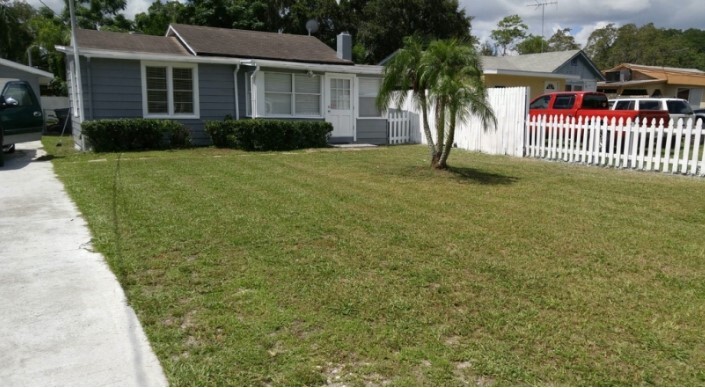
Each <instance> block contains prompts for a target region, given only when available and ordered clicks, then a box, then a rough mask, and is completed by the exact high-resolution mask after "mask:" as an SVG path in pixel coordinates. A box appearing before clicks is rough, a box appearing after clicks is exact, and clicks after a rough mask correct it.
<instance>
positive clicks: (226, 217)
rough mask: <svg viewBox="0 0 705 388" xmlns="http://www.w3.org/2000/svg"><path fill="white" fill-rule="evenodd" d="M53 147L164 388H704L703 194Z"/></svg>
mask: <svg viewBox="0 0 705 388" xmlns="http://www.w3.org/2000/svg"><path fill="white" fill-rule="evenodd" d="M45 139H46V138H45ZM51 143H52V139H51V138H48V140H46V141H45V144H47V149H48V150H49V152H50V154H52V155H55V157H54V158H53V163H54V166H55V169H56V171H57V173H58V175H59V176H60V178H61V179H62V180H63V182H64V183H65V184H66V187H67V190H68V191H69V193H70V195H71V196H72V197H73V198H74V200H75V201H76V202H77V203H78V205H79V207H80V209H81V210H82V212H83V213H84V215H85V217H86V218H87V220H88V222H89V225H90V227H91V229H92V232H93V235H94V241H93V243H94V246H95V248H97V249H98V250H99V251H101V252H102V253H104V254H105V255H106V257H107V260H108V261H109V263H110V265H111V267H112V268H113V270H114V272H115V273H116V274H117V275H118V277H119V279H120V282H121V283H122V285H123V287H124V288H125V291H126V293H127V295H128V298H129V302H130V304H131V305H132V306H133V307H134V308H135V310H136V311H137V313H138V315H139V317H140V320H141V321H142V323H143V325H144V327H145V330H146V332H147V334H148V336H149V338H150V340H151V342H152V346H153V347H154V350H155V351H156V353H157V355H158V357H159V358H160V360H161V362H162V365H163V366H164V369H165V372H166V374H167V376H168V378H169V381H170V383H171V384H172V385H186V386H191V385H198V386H200V385H445V386H453V385H625V386H631V385H684V386H691V385H696V386H697V385H705V372H704V371H703V367H702V366H703V365H705V341H703V322H705V243H704V242H703V236H705V201H703V198H705V180H702V179H695V178H687V177H681V176H670V175H664V174H654V173H639V172H632V171H622V170H614V169H601V168H595V167H582V166H578V165H567V164H562V163H550V162H543V161H536V160H529V159H524V160H522V159H515V158H506V157H490V156H486V155H481V154H475V153H467V152H462V151H457V150H456V151H455V152H454V153H453V155H451V159H450V162H451V164H452V165H453V166H454V168H453V169H452V170H451V171H447V172H438V171H432V170H430V169H429V168H428V167H427V165H428V155H427V152H426V149H425V148H424V147H421V146H400V147H390V148H377V149H370V150H358V151H342V150H319V151H301V152H290V153H243V152H238V151H230V150H219V149H213V148H203V149H193V150H185V151H165V152H145V153H125V154H90V153H88V154H75V153H73V152H72V150H71V148H70V147H67V144H66V143H64V146H63V147H61V148H60V149H56V148H54V149H52V147H51V145H52V144H51Z"/></svg>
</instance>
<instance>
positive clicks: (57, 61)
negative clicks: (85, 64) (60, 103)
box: [29, 7, 71, 95]
mask: <svg viewBox="0 0 705 388" xmlns="http://www.w3.org/2000/svg"><path fill="white" fill-rule="evenodd" d="M29 25H30V29H31V30H32V31H33V33H34V41H33V42H32V48H34V49H35V50H36V51H33V55H34V54H35V52H36V54H38V55H36V56H34V57H33V58H34V60H33V65H39V67H41V68H43V69H46V70H48V71H49V72H50V73H53V74H54V76H55V77H56V78H55V79H54V81H53V82H52V83H51V84H50V88H49V89H50V90H49V92H50V94H54V95H66V82H65V80H66V56H65V55H64V54H62V53H60V52H57V51H56V46H57V45H61V46H66V45H68V44H69V43H70V42H71V32H70V28H69V26H68V25H67V23H66V22H64V21H63V20H62V19H61V18H60V17H58V16H57V15H56V14H55V13H54V11H52V10H51V9H49V8H47V7H42V8H40V9H39V15H37V16H36V17H34V18H33V19H32V20H31V21H30V23H29Z"/></svg>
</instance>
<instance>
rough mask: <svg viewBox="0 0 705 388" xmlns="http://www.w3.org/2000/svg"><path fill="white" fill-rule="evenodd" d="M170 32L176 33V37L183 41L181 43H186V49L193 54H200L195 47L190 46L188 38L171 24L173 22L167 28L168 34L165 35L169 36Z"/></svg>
mask: <svg viewBox="0 0 705 388" xmlns="http://www.w3.org/2000/svg"><path fill="white" fill-rule="evenodd" d="M169 33H171V34H173V35H176V39H178V40H179V42H181V44H182V45H184V47H186V49H187V50H188V51H189V52H190V53H191V54H193V55H194V56H198V53H197V52H196V50H194V49H193V47H191V46H189V44H188V43H187V42H186V39H184V38H182V37H181V35H179V33H178V32H177V31H176V30H175V29H174V27H172V26H171V24H170V25H169V28H168V29H167V30H166V34H165V35H164V36H169Z"/></svg>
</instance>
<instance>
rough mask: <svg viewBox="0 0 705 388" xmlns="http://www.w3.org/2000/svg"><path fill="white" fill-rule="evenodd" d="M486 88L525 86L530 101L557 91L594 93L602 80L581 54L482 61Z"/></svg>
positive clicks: (514, 57)
mask: <svg viewBox="0 0 705 388" xmlns="http://www.w3.org/2000/svg"><path fill="white" fill-rule="evenodd" d="M482 68H483V73H484V79H485V85H486V86H487V87H489V88H497V87H516V86H528V87H529V88H531V96H530V97H531V99H533V98H535V97H538V96H539V95H541V94H544V93H550V92H558V91H579V90H586V91H594V90H596V87H597V82H598V81H604V79H605V78H604V76H603V75H602V73H601V72H600V70H599V69H598V68H597V67H596V66H595V64H594V63H593V62H592V61H591V60H590V58H588V56H587V55H585V53H584V52H583V51H581V50H570V51H559V52H550V53H542V54H527V55H513V56H504V57H492V56H485V57H482Z"/></svg>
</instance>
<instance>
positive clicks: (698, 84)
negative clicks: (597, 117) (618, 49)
mask: <svg viewBox="0 0 705 388" xmlns="http://www.w3.org/2000/svg"><path fill="white" fill-rule="evenodd" d="M605 78H606V81H605V82H598V84H597V90H599V91H601V92H604V93H607V94H608V95H609V96H610V97H611V98H614V97H618V96H645V97H646V96H649V97H677V98H682V99H684V100H688V102H690V105H691V106H692V107H693V108H700V107H705V93H703V91H705V72H704V71H701V70H697V69H681V68H676V67H663V66H643V65H634V64H631V63H623V64H621V65H619V66H616V67H614V68H612V69H609V70H606V71H605Z"/></svg>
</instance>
